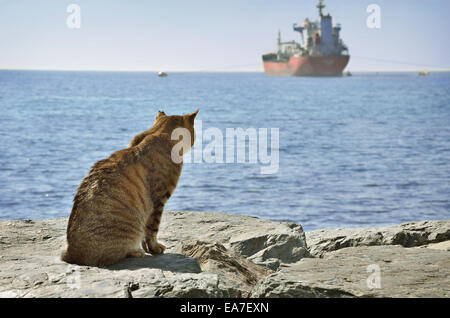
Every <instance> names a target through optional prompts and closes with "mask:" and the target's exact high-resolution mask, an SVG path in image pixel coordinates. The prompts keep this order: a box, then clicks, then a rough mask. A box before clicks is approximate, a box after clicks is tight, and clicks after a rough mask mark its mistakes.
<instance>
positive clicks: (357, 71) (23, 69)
mask: <svg viewBox="0 0 450 318" xmlns="http://www.w3.org/2000/svg"><path fill="white" fill-rule="evenodd" d="M0 71H44V72H117V73H119V72H121V73H158V72H161V70H133V69H128V70H127V69H70V68H67V69H64V68H61V69H59V68H58V69H56V68H55V69H51V68H49V69H46V68H9V67H0ZM421 71H430V72H431V71H432V72H450V67H449V68H415V69H379V70H373V69H369V70H364V69H360V70H346V71H345V72H343V73H346V72H350V73H380V72H383V73H394V72H400V73H407V72H421ZM162 72H165V73H169V72H170V73H264V71H263V70H219V69H218V70H213V69H211V70H207V69H198V70H171V71H162Z"/></svg>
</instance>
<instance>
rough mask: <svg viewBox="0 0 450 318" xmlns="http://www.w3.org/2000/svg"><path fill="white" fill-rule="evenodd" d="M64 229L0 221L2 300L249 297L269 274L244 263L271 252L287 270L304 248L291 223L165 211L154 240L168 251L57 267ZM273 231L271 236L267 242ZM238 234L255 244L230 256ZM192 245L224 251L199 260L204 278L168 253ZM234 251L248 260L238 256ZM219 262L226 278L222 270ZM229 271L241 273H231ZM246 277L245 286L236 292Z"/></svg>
mask: <svg viewBox="0 0 450 318" xmlns="http://www.w3.org/2000/svg"><path fill="white" fill-rule="evenodd" d="M66 226H67V218H61V219H51V220H39V221H31V220H25V221H23V220H14V221H11V220H9V221H0V233H1V240H0V241H1V244H0V264H1V266H0V297H237V296H240V295H248V293H249V291H250V289H251V288H252V287H253V285H254V284H255V283H256V281H257V280H258V279H260V278H262V277H263V276H264V275H265V273H267V274H268V273H269V272H270V270H268V269H266V268H261V267H259V266H257V265H255V264H253V263H252V262H251V261H249V260H247V259H245V258H246V257H248V256H253V255H256V254H257V253H258V252H261V251H262V252H261V254H263V255H262V256H261V259H265V257H266V256H265V255H266V254H264V253H267V254H268V255H269V256H270V257H273V256H274V255H275V254H276V253H274V252H271V253H269V252H270V249H271V248H274V247H279V248H280V249H281V250H280V251H282V253H281V254H280V255H281V256H282V260H284V261H288V262H289V261H292V260H297V259H298V258H299V257H300V256H299V255H300V254H299V253H298V250H296V249H297V248H301V249H305V248H306V243H305V240H304V233H303V231H302V229H301V227H300V226H298V225H295V224H293V223H290V224H289V223H278V222H272V221H266V220H261V219H258V218H254V217H248V216H241V215H232V214H226V213H204V212H171V211H165V212H164V214H163V219H162V224H161V227H160V233H159V240H160V241H161V242H162V243H163V244H165V245H166V247H167V249H166V253H165V254H163V255H158V256H150V255H146V256H145V257H143V258H130V259H125V260H123V261H121V262H119V263H118V264H115V265H113V266H110V267H109V268H98V267H89V266H75V265H71V264H66V263H64V262H62V261H61V260H60V259H59V256H60V253H61V251H62V250H63V249H64V247H65V244H66V238H65V234H66ZM272 230H274V232H273V233H274V235H273V236H270V235H267V233H270V232H271V231H272ZM243 234H246V239H250V240H251V238H252V237H258V238H259V240H260V244H259V245H258V246H246V244H245V243H242V244H238V245H236V247H235V249H232V248H231V246H230V240H232V239H234V238H235V237H237V236H240V235H243ZM192 239H195V240H199V239H200V240H201V239H205V240H212V241H213V242H214V244H215V246H216V247H217V251H219V250H221V249H222V248H223V249H225V250H223V251H222V250H221V251H222V252H223V253H222V254H220V256H221V257H222V258H220V257H219V258H216V259H214V257H213V256H214V255H213V254H214V253H209V255H210V257H211V258H212V259H211V260H205V259H202V264H203V266H204V267H205V268H207V269H208V270H207V272H202V269H201V267H200V264H199V262H198V261H197V260H196V259H195V258H193V257H188V256H185V255H182V254H180V253H176V252H174V251H175V246H176V245H177V244H179V243H180V242H186V241H188V240H192ZM233 242H234V243H239V240H234V241H233ZM222 245H223V246H222ZM237 246H239V248H238V247H237ZM291 247H292V251H290V250H289V249H290V248H291ZM240 248H243V249H245V250H247V251H248V250H251V252H250V253H247V254H246V255H242V254H240V253H239V250H240ZM212 250H213V249H210V251H212ZM221 260H222V261H223V262H224V264H227V265H226V266H229V267H228V269H229V270H226V269H224V268H221V267H220V265H221V264H219V263H220V261H221ZM227 262H228V263H227ZM269 262H272V263H274V264H278V262H279V261H278V260H275V261H274V260H270V261H269ZM230 264H234V265H236V268H239V270H237V272H236V273H233V269H232V266H231V265H230ZM239 266H240V267H239ZM245 275H248V277H246V278H248V279H249V281H248V285H245V284H242V285H239V284H238V283H237V282H238V281H239V279H243V280H244V277H245ZM252 275H253V276H252Z"/></svg>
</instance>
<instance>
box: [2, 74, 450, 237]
mask: <svg viewBox="0 0 450 318" xmlns="http://www.w3.org/2000/svg"><path fill="white" fill-rule="evenodd" d="M197 108H199V109H200V113H199V115H198V117H197V119H200V120H202V126H203V130H205V129H207V128H209V127H216V128H219V129H220V130H221V131H222V132H223V133H224V135H225V129H226V128H237V127H241V128H244V129H247V128H251V127H253V128H279V159H280V162H279V169H278V172H277V173H275V174H266V175H264V174H261V173H260V165H258V164H238V163H234V164H219V163H191V164H185V165H184V167H183V172H182V175H181V178H180V182H179V184H178V187H177V189H176V191H175V193H174V195H173V197H172V198H171V199H170V200H169V202H168V203H167V205H166V209H174V210H192V211H222V212H229V213H238V214H246V215H253V216H258V217H261V218H266V219H272V220H283V221H286V220H289V221H294V222H298V223H301V224H302V225H303V226H304V228H305V229H306V230H313V229H317V228H325V227H343V226H346V227H354V226H372V225H385V224H394V223H400V222H407V221H417V220H424V219H449V218H450V73H432V74H431V75H430V76H427V77H418V76H416V75H415V74H412V73H397V74H388V73H386V74H380V75H378V76H375V75H373V74H355V76H352V77H345V78H288V77H279V78H276V77H266V76H264V75H263V74H260V73H173V74H169V76H168V77H167V78H158V77H157V76H156V75H155V74H154V73H139V72H136V73H132V72H130V73H126V72H62V71H58V72H47V71H0V111H1V112H0V135H1V143H0V218H1V219H17V218H26V219H44V218H54V217H62V216H68V215H69V214H70V210H71V207H72V199H73V196H74V194H75V193H76V189H77V187H78V185H79V183H80V181H81V179H82V178H83V177H84V176H85V175H86V173H87V172H88V171H89V169H90V167H91V166H92V165H93V164H94V163H95V162H96V161H98V160H100V159H102V158H105V157H107V156H109V155H110V154H111V153H112V152H114V151H116V150H119V149H122V148H125V147H126V146H127V144H128V143H129V141H130V140H131V139H132V138H133V136H134V135H136V134H138V133H139V132H141V131H143V130H146V129H148V128H149V127H150V126H151V125H152V124H153V120H154V118H155V115H156V112H157V110H159V109H161V110H164V111H165V112H166V113H167V114H185V113H188V112H192V111H194V110H195V109H197ZM204 144H205V145H206V144H207V142H206V141H204Z"/></svg>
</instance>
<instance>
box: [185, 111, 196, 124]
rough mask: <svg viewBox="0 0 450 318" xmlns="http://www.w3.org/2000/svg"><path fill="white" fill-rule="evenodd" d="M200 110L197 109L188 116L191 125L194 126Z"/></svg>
mask: <svg viewBox="0 0 450 318" xmlns="http://www.w3.org/2000/svg"><path fill="white" fill-rule="evenodd" d="M198 111H199V109H197V110H196V111H195V112H193V113H190V114H187V115H186V117H187V118H188V119H189V121H190V122H191V124H194V119H195V117H196V116H197V114H198Z"/></svg>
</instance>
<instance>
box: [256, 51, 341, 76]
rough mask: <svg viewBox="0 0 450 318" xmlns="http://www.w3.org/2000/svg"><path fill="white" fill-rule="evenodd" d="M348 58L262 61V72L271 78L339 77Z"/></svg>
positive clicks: (298, 58)
mask: <svg viewBox="0 0 450 318" xmlns="http://www.w3.org/2000/svg"><path fill="white" fill-rule="evenodd" d="M349 59H350V56H301V57H293V56H291V57H290V58H289V61H287V62H282V61H281V62H280V61H264V72H265V73H266V75H271V76H341V75H342V72H343V70H344V69H345V67H346V66H347V64H348V61H349Z"/></svg>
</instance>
